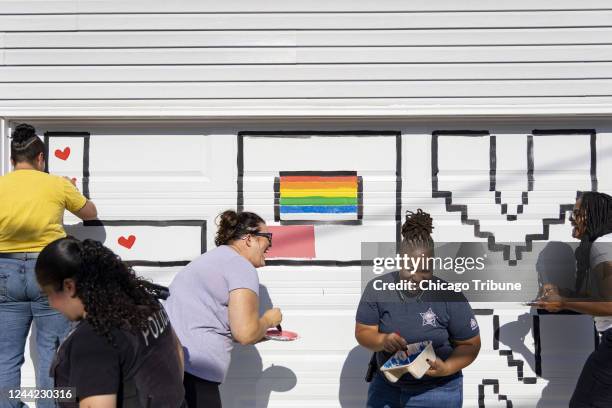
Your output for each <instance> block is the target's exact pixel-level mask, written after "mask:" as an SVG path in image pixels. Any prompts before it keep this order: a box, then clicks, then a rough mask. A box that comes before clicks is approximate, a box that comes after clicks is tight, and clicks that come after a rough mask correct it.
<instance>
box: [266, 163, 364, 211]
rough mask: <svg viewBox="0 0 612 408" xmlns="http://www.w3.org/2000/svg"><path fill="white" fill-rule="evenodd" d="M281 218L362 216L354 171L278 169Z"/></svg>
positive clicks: (278, 206) (277, 206)
mask: <svg viewBox="0 0 612 408" xmlns="http://www.w3.org/2000/svg"><path fill="white" fill-rule="evenodd" d="M275 193H276V214H277V218H278V220H280V221H287V220H299V221H317V220H318V221H332V222H333V221H348V220H358V219H360V218H361V216H360V212H361V211H360V209H361V204H360V201H361V178H360V177H359V176H357V172H354V171H343V172H281V173H280V176H279V177H278V178H277V179H276V183H275Z"/></svg>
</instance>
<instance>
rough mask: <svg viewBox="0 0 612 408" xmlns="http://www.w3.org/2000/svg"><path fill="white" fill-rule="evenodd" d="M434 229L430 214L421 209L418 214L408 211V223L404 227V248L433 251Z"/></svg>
mask: <svg viewBox="0 0 612 408" xmlns="http://www.w3.org/2000/svg"><path fill="white" fill-rule="evenodd" d="M433 228H434V227H433V219H432V218H431V216H430V215H429V214H428V213H426V212H424V211H423V210H421V209H420V208H419V209H417V211H416V212H412V211H406V221H405V222H404V224H403V225H402V238H403V242H402V244H403V246H404V248H413V249H426V248H431V249H433V246H434V241H433V238H432V237H431V234H432V232H433Z"/></svg>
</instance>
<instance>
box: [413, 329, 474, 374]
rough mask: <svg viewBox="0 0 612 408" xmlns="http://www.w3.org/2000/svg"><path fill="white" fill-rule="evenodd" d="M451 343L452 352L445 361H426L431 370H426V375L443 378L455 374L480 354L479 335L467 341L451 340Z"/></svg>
mask: <svg viewBox="0 0 612 408" xmlns="http://www.w3.org/2000/svg"><path fill="white" fill-rule="evenodd" d="M452 343H453V346H454V349H453V352H452V353H451V355H450V356H449V357H448V358H447V359H446V360H442V359H439V358H437V359H436V360H435V361H429V360H427V362H428V363H429V365H430V366H431V368H430V369H429V370H427V372H426V373H425V374H426V375H429V376H432V377H444V376H447V375H451V374H455V373H456V372H457V371H459V370H461V369H463V368H465V367H467V366H469V365H470V364H472V362H473V361H474V360H476V357H477V356H478V353H479V352H480V335H477V336H474V337H472V338H471V339H467V340H453V342H452Z"/></svg>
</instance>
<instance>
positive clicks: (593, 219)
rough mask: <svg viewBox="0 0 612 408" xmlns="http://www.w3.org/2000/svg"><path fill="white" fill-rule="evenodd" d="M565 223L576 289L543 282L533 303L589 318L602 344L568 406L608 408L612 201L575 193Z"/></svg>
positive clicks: (611, 401) (611, 388) (611, 393)
mask: <svg viewBox="0 0 612 408" xmlns="http://www.w3.org/2000/svg"><path fill="white" fill-rule="evenodd" d="M570 221H571V223H572V226H573V230H572V236H573V237H574V238H577V239H579V240H580V245H579V246H578V248H577V249H576V252H575V255H576V264H577V265H576V266H577V275H576V288H575V291H561V290H559V288H558V287H556V286H555V285H552V284H545V285H544V286H543V296H542V297H541V298H540V299H539V301H538V302H536V304H535V305H536V306H537V307H539V308H543V309H546V310H547V311H549V312H558V311H560V310H563V309H565V310H573V311H575V312H579V313H585V314H589V315H592V316H593V319H594V320H595V327H596V329H597V331H598V332H599V334H600V338H601V341H600V343H599V345H598V346H597V349H596V350H595V351H593V352H592V353H591V355H590V356H589V357H588V359H587V361H586V363H585V364H584V367H583V369H582V372H581V373H580V377H579V378H578V382H577V384H576V389H575V390H574V393H573V395H572V398H571V400H570V403H569V406H570V408H583V407H612V242H610V241H612V197H610V196H609V195H608V194H604V193H598V192H592V191H589V192H584V193H582V194H580V195H579V197H578V199H577V200H576V204H575V206H574V209H573V211H572V216H571V218H570Z"/></svg>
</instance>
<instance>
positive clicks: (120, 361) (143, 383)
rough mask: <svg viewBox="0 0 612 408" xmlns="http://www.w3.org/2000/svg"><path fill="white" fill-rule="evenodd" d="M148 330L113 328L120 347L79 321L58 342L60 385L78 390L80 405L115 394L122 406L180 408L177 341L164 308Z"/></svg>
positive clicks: (56, 374)
mask: <svg viewBox="0 0 612 408" xmlns="http://www.w3.org/2000/svg"><path fill="white" fill-rule="evenodd" d="M148 323H149V327H148V329H147V330H145V331H137V332H135V331H130V330H125V329H113V330H111V334H112V335H113V337H114V341H115V344H116V347H114V346H113V345H112V344H111V343H110V342H109V340H108V339H107V338H106V337H105V336H102V335H100V334H98V333H97V332H96V331H95V330H94V328H93V326H92V325H91V324H89V323H88V322H87V321H81V322H80V323H79V324H78V325H77V326H76V328H75V329H73V331H72V332H71V333H70V334H69V335H68V337H67V338H66V340H64V342H63V343H62V344H61V345H60V347H59V348H58V350H57V353H56V356H55V362H54V364H53V366H52V367H51V375H52V376H53V377H54V378H55V386H56V387H74V388H76V397H77V402H76V403H65V402H61V403H60V404H59V405H60V407H63V408H64V407H66V408H68V407H70V408H72V407H78V401H80V400H83V399H85V398H87V397H91V396H94V395H105V394H117V407H118V408H150V407H168V408H173V407H176V408H178V407H180V406H181V405H182V403H183V400H184V388H183V382H182V375H183V372H182V371H181V366H180V360H179V355H178V351H177V345H176V342H175V339H174V333H173V330H172V326H171V325H170V320H169V319H168V316H167V315H166V312H165V311H164V309H163V308H162V309H160V310H159V311H158V312H156V313H154V314H153V315H151V316H150V317H149V322H148Z"/></svg>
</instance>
